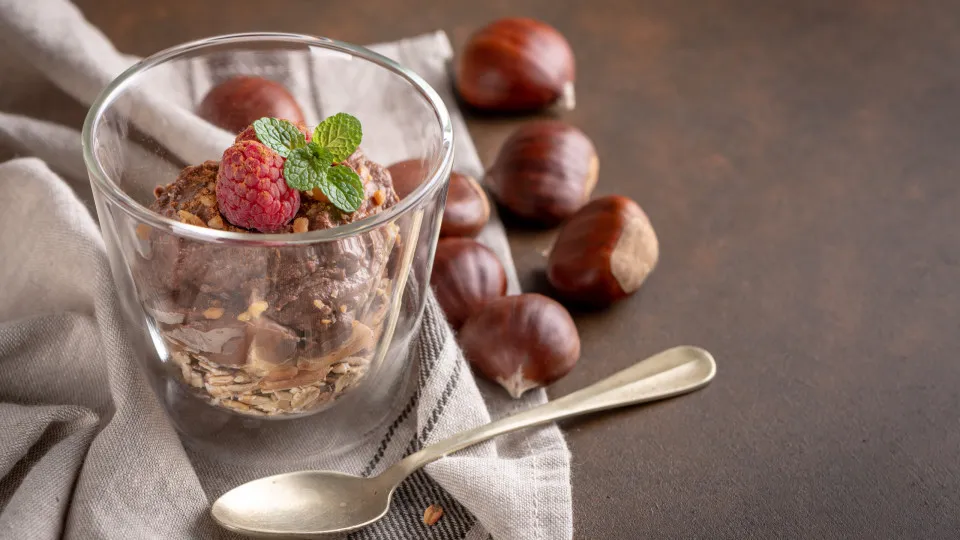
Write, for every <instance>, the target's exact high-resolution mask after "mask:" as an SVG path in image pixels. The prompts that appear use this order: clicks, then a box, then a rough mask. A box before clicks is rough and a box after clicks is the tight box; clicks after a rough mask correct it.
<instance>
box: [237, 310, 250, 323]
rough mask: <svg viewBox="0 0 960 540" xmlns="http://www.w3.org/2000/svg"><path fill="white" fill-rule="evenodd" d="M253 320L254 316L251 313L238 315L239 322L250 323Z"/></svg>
mask: <svg viewBox="0 0 960 540" xmlns="http://www.w3.org/2000/svg"><path fill="white" fill-rule="evenodd" d="M251 319H253V316H252V315H250V313H248V312H246V311H244V312H243V313H241V314H239V315H237V320H238V321H242V322H250V320H251Z"/></svg>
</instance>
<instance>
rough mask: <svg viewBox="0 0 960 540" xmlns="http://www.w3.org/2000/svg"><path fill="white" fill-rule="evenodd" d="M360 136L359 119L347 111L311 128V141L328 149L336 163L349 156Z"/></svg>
mask: <svg viewBox="0 0 960 540" xmlns="http://www.w3.org/2000/svg"><path fill="white" fill-rule="evenodd" d="M362 138H363V129H361V128H360V121H359V120H357V119H356V118H354V117H353V116H350V115H349V114H347V113H337V114H335V115H333V116H331V117H330V118H327V119H326V120H324V121H323V122H320V124H319V125H317V128H316V129H314V130H313V142H315V143H317V144H319V145H320V146H323V147H324V148H326V149H328V150H330V153H331V154H333V160H334V161H335V162H337V163H339V162H341V161H343V160H345V159H347V158H348V157H350V154H352V153H353V152H354V151H356V149H357V147H358V146H360V139H362ZM331 200H332V199H331Z"/></svg>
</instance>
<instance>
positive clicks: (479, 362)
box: [458, 293, 580, 398]
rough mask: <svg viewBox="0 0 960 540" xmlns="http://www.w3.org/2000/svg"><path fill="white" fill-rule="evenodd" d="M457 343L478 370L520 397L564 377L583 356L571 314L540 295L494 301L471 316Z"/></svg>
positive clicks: (529, 294)
mask: <svg viewBox="0 0 960 540" xmlns="http://www.w3.org/2000/svg"><path fill="white" fill-rule="evenodd" d="M458 341H459V343H460V346H461V347H462V348H463V354H464V355H465V356H466V358H467V360H469V361H470V364H471V365H472V366H473V367H474V369H475V370H476V371H478V372H479V373H480V374H481V375H483V376H484V377H486V378H487V379H490V380H491V381H495V382H497V383H499V384H500V385H501V386H503V387H504V388H505V389H506V390H507V391H508V392H509V393H510V395H511V396H513V397H515V398H518V397H520V396H521V395H523V393H524V392H526V391H527V390H529V389H531V388H536V387H538V386H546V385H548V384H550V383H552V382H554V381H556V380H557V379H559V378H561V377H563V376H564V375H566V374H567V373H569V372H570V370H572V369H573V366H574V365H576V363H577V360H579V359H580V335H579V334H578V333H577V327H576V325H574V323H573V319H572V318H571V317H570V313H568V312H567V310H566V309H565V308H564V307H563V306H562V305H560V304H559V303H557V301H556V300H553V299H551V298H547V297H546V296H543V295H540V294H535V293H528V294H521V295H517V296H504V297H502V298H497V299H494V300H491V301H490V302H488V303H487V304H486V305H485V306H484V307H483V309H481V310H480V311H478V312H477V313H476V314H474V315H473V316H471V317H470V318H469V319H467V322H466V323H464V325H463V327H462V328H461V329H460V333H459V335H458Z"/></svg>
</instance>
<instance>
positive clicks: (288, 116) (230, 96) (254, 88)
mask: <svg viewBox="0 0 960 540" xmlns="http://www.w3.org/2000/svg"><path fill="white" fill-rule="evenodd" d="M197 113H198V114H199V115H200V116H201V117H203V118H204V119H206V120H207V121H209V122H210V123H212V124H214V125H216V126H219V127H221V128H223V129H225V130H227V131H229V132H231V133H239V132H240V131H241V130H243V128H245V127H247V126H249V125H250V124H252V123H253V121H254V120H258V119H260V118H263V117H264V116H270V117H273V118H283V119H285V120H290V121H291V122H294V123H297V122H299V123H303V122H305V120H304V118H303V111H302V110H301V109H300V105H298V104H297V100H296V99H294V97H293V95H292V94H290V92H289V91H288V90H287V89H286V88H284V86H283V85H282V84H280V83H278V82H275V81H271V80H270V79H264V78H263V77H248V76H239V77H233V78H231V79H227V80H225V81H223V82H222V83H220V84H218V85H216V86H214V87H213V88H211V89H210V91H209V92H207V95H206V96H204V98H203V100H201V101H200V105H199V107H198V108H197Z"/></svg>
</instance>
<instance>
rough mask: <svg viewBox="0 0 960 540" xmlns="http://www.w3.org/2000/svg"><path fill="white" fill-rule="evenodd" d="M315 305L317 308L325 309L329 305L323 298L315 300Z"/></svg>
mask: <svg viewBox="0 0 960 540" xmlns="http://www.w3.org/2000/svg"><path fill="white" fill-rule="evenodd" d="M313 307H315V308H317V309H323V308H325V307H327V305H326V304H324V303H323V301H322V300H314V301H313Z"/></svg>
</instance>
